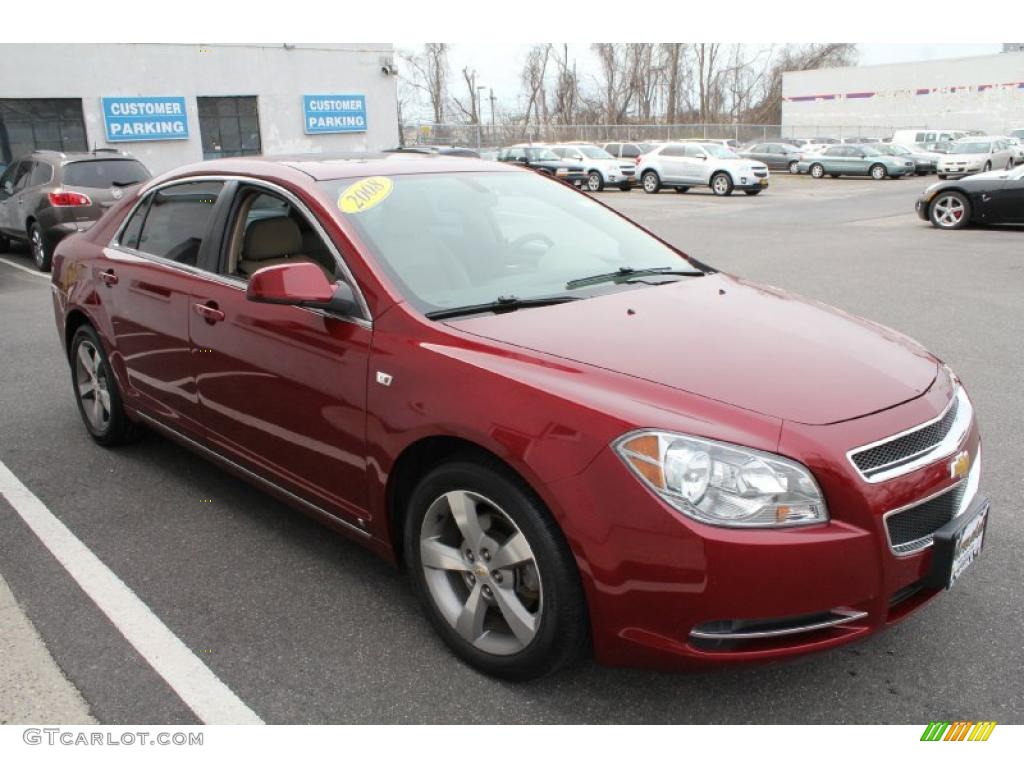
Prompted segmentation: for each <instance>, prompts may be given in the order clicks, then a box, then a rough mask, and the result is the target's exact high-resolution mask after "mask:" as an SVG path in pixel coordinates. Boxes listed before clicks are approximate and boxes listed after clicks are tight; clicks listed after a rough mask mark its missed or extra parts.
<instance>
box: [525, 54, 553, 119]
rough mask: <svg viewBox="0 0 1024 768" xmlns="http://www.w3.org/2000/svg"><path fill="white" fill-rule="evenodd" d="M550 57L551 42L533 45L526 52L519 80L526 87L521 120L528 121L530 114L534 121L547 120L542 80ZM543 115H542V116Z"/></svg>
mask: <svg viewBox="0 0 1024 768" xmlns="http://www.w3.org/2000/svg"><path fill="white" fill-rule="evenodd" d="M550 58H551V43H544V44H543V45H535V46H533V47H532V48H530V50H529V51H528V52H527V54H526V60H525V61H524V62H523V70H522V73H521V74H520V80H521V81H522V83H523V87H524V88H525V89H526V93H527V101H526V114H525V115H524V118H523V122H524V123H526V124H529V123H530V115H531V114H532V115H533V117H534V120H535V121H536V123H538V124H540V123H542V122H547V94H546V93H545V90H544V81H545V78H546V77H547V72H548V60H549V59H550ZM542 115H543V117H542Z"/></svg>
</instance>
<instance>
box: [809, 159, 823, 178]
mask: <svg viewBox="0 0 1024 768" xmlns="http://www.w3.org/2000/svg"><path fill="white" fill-rule="evenodd" d="M824 175H825V167H824V166H823V165H820V164H817V163H815V164H814V165H812V166H811V176H813V177H814V178H816V179H820V178H821V177H823V176H824Z"/></svg>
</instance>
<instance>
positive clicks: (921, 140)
mask: <svg viewBox="0 0 1024 768" xmlns="http://www.w3.org/2000/svg"><path fill="white" fill-rule="evenodd" d="M966 135H967V131H951V130H940V129H938V128H912V129H908V130H900V131H894V132H893V134H892V139H891V141H892V143H893V144H937V143H938V142H940V141H956V140H957V139H959V138H961V137H962V136H966Z"/></svg>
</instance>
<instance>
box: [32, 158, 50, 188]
mask: <svg viewBox="0 0 1024 768" xmlns="http://www.w3.org/2000/svg"><path fill="white" fill-rule="evenodd" d="M52 178H53V166H52V165H50V164H49V163H41V162H36V163H35V164H34V167H33V168H32V179H31V180H30V181H29V186H30V187H38V186H40V185H41V184H49V183H50V180H51V179H52Z"/></svg>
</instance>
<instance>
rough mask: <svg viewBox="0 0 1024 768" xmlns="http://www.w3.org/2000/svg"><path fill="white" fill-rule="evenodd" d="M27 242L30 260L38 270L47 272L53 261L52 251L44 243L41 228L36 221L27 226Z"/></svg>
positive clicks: (44, 239) (44, 237) (44, 238)
mask: <svg viewBox="0 0 1024 768" xmlns="http://www.w3.org/2000/svg"><path fill="white" fill-rule="evenodd" d="M28 244H29V247H30V248H31V250H32V261H33V262H35V265H36V269H38V270H39V271H40V272H49V271H50V265H51V264H52V263H53V251H52V250H51V249H50V248H49V246H47V244H46V236H45V235H44V234H43V228H42V227H40V226H39V224H37V223H36V222H32V226H30V227H29V228H28Z"/></svg>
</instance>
